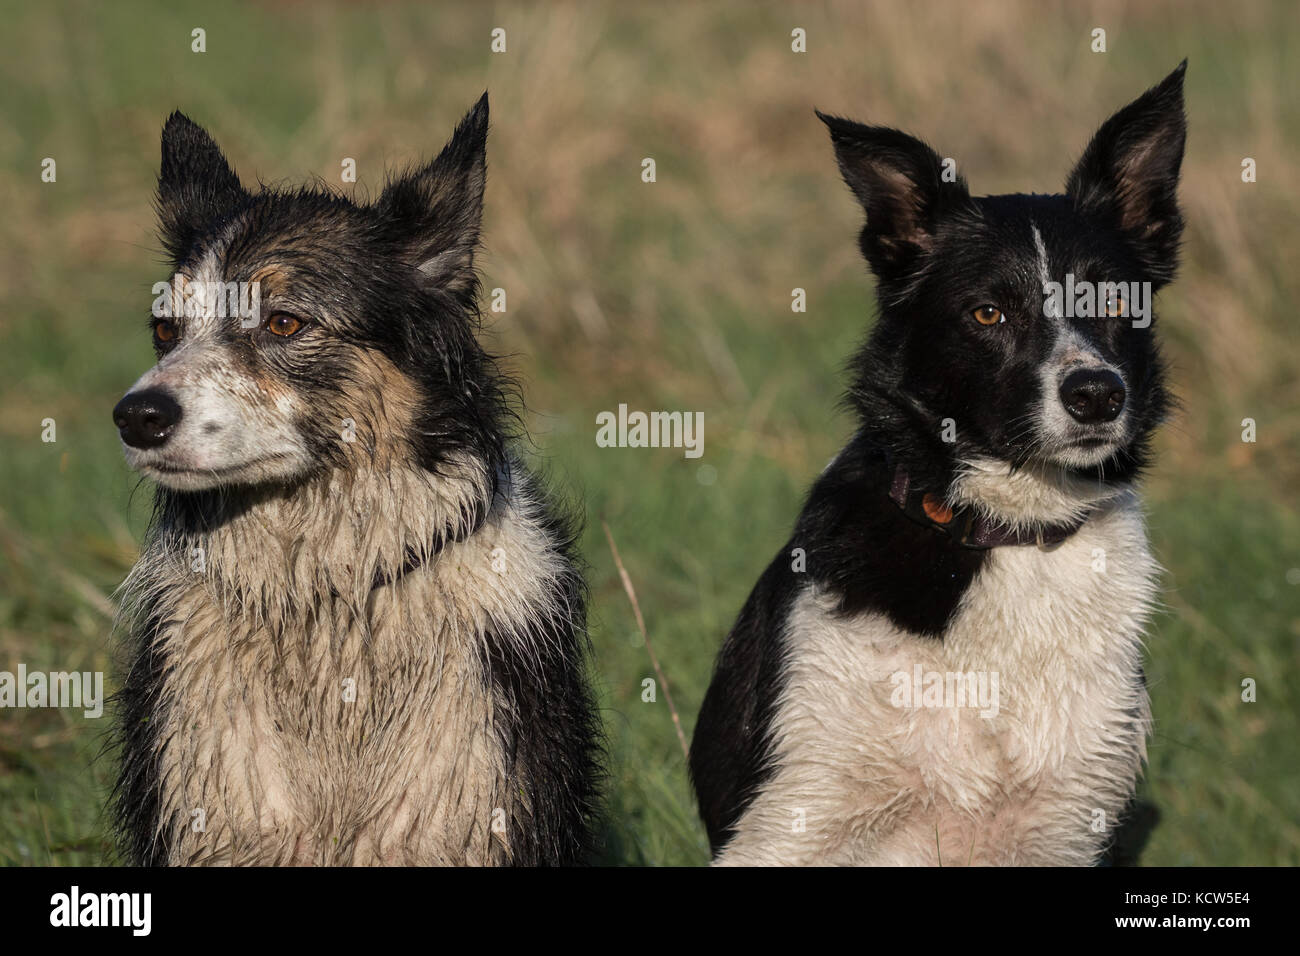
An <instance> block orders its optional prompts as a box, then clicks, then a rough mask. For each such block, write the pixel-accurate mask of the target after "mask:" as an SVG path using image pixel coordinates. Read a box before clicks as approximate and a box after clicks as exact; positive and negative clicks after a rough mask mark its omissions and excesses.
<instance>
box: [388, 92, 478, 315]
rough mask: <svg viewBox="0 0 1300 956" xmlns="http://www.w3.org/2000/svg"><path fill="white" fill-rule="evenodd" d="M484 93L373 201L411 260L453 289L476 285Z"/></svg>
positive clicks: (432, 278) (438, 282) (464, 290)
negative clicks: (434, 149)
mask: <svg viewBox="0 0 1300 956" xmlns="http://www.w3.org/2000/svg"><path fill="white" fill-rule="evenodd" d="M487 128H488V95H487V94H486V93H484V94H483V95H482V97H480V98H479V101H478V102H477V103H475V104H474V108H473V109H471V110H470V111H469V112H468V113H467V114H465V118H464V119H462V120H461V121H460V124H459V125H458V126H457V127H456V132H455V133H453V134H452V137H451V139H450V141H448V143H447V145H446V146H444V147H443V148H442V152H441V153H439V154H438V158H437V159H435V160H434V161H433V162H431V163H429V164H428V165H427V166H423V167H421V168H419V169H416V170H414V171H412V172H409V173H407V174H406V175H404V176H401V177H400V178H398V179H395V180H393V181H392V182H390V183H389V184H388V186H387V187H386V188H385V189H384V191H383V194H382V195H381V196H380V197H379V199H378V200H377V201H376V203H375V208H376V210H377V211H378V212H379V214H380V215H381V216H383V217H384V219H385V221H386V222H387V223H388V226H389V228H390V229H391V230H392V231H393V234H394V235H396V236H397V238H398V241H399V243H400V244H401V245H402V246H403V247H404V249H405V250H406V255H407V258H408V259H409V261H410V262H411V264H412V265H414V266H415V267H416V268H418V269H419V270H420V271H421V272H422V273H424V274H425V275H426V276H428V277H429V279H430V281H432V282H433V283H434V284H435V285H437V286H438V287H439V288H442V289H444V290H446V291H448V292H451V293H453V294H457V293H462V294H463V293H467V292H469V291H471V290H473V289H474V288H475V287H476V280H475V277H474V250H475V249H476V248H477V246H478V237H479V222H480V220H481V219H482V216H483V185H484V181H485V178H486V152H487Z"/></svg>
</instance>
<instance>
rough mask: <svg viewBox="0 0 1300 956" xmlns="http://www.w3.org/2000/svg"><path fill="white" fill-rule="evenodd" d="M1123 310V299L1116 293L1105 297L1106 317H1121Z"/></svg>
mask: <svg viewBox="0 0 1300 956" xmlns="http://www.w3.org/2000/svg"><path fill="white" fill-rule="evenodd" d="M1124 309H1125V303H1124V297H1123V296H1121V295H1120V294H1119V293H1118V292H1116V293H1114V294H1112V295H1109V296H1107V297H1106V315H1107V316H1109V317H1110V318H1112V319H1113V318H1115V317H1116V316H1119V315H1123V314H1124Z"/></svg>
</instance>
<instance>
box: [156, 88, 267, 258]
mask: <svg viewBox="0 0 1300 956" xmlns="http://www.w3.org/2000/svg"><path fill="white" fill-rule="evenodd" d="M247 197H248V194H247V193H246V192H244V188H243V187H242V186H241V185H239V177H238V176H236V175H235V172H234V170H232V169H231V168H230V164H229V163H227V162H226V157H224V156H222V155H221V150H220V149H219V148H218V147H217V144H216V143H214V142H213V141H212V137H211V136H209V135H208V134H207V133H206V132H204V130H203V127H201V126H199V125H198V124H197V123H195V122H194V121H193V120H191V119H190V118H189V117H188V116H186V115H185V114H184V113H182V112H180V111H179V110H177V111H176V112H175V113H172V115H171V116H170V117H168V119H167V124H166V125H165V126H164V127H163V131H162V167H161V169H160V170H159V173H158V221H159V225H160V238H161V239H162V242H163V245H164V246H165V247H166V249H167V252H168V254H169V255H171V257H172V258H173V259H176V260H179V259H181V258H183V257H184V256H185V254H186V252H187V251H188V250H189V248H190V246H191V245H192V244H193V243H194V239H195V237H196V236H198V235H199V234H200V233H201V232H203V231H204V230H206V229H207V228H208V227H209V226H210V225H211V224H212V222H214V221H215V220H218V219H221V218H223V217H225V216H227V215H229V214H230V212H231V211H232V210H234V209H236V208H238V207H239V205H240V204H241V203H242V202H243V201H244V200H245V199H247Z"/></svg>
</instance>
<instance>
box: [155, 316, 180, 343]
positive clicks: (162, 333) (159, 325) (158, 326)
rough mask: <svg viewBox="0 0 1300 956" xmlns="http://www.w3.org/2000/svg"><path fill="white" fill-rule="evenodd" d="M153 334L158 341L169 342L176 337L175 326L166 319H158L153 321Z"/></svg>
mask: <svg viewBox="0 0 1300 956" xmlns="http://www.w3.org/2000/svg"><path fill="white" fill-rule="evenodd" d="M153 334H154V338H156V339H157V340H158V341H159V342H171V341H173V340H174V339H175V338H176V326H174V325H173V324H172V323H171V322H169V321H168V320H167V319H159V320H158V321H157V322H155V323H154V326H153Z"/></svg>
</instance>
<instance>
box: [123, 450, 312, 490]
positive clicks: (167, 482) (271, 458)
mask: <svg viewBox="0 0 1300 956" xmlns="http://www.w3.org/2000/svg"><path fill="white" fill-rule="evenodd" d="M291 457H292V456H291V455H288V454H273V455H265V456H262V457H260V458H254V459H250V460H249V461H245V462H239V463H238V464H233V465H220V466H217V467H208V468H199V467H195V466H193V465H185V464H179V463H177V462H174V461H167V460H165V459H164V460H154V461H139V462H133V463H132V464H133V465H134V467H135V468H136V469H137V470H138V471H140V473H141V474H143V475H145V476H146V477H149V478H152V479H154V480H155V481H157V482H158V483H159V484H160V485H163V486H165V487H167V488H171V489H173V490H175V491H198V490H202V489H204V488H213V487H216V486H218V485H229V484H255V483H257V482H259V481H265V480H269V479H271V478H273V477H275V476H276V475H277V474H279V473H280V472H281V471H282V470H283V469H282V468H281V467H277V466H282V465H283V464H284V463H286V462H288V461H289V460H290V458H291Z"/></svg>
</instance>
